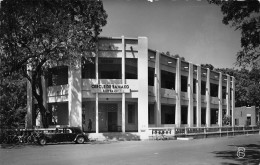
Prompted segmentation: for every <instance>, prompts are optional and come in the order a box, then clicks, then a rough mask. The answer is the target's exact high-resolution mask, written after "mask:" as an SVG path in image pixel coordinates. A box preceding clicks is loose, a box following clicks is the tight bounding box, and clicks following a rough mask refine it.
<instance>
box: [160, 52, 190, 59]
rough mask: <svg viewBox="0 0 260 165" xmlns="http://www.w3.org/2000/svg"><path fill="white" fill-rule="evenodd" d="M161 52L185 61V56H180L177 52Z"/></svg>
mask: <svg viewBox="0 0 260 165" xmlns="http://www.w3.org/2000/svg"><path fill="white" fill-rule="evenodd" d="M162 54H164V55H167V56H170V57H174V58H180V59H181V61H185V58H184V57H181V56H180V55H179V54H175V55H172V54H171V53H170V52H169V51H167V52H166V53H164V52H162Z"/></svg>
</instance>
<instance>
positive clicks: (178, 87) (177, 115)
mask: <svg viewBox="0 0 260 165" xmlns="http://www.w3.org/2000/svg"><path fill="white" fill-rule="evenodd" d="M175 90H176V113H175V126H176V127H180V126H181V59H180V58H178V59H177V64H176V83H175Z"/></svg>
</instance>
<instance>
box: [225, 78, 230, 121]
mask: <svg viewBox="0 0 260 165" xmlns="http://www.w3.org/2000/svg"><path fill="white" fill-rule="evenodd" d="M226 90H227V93H226V102H227V112H226V115H227V116H230V76H229V75H227V89H226Z"/></svg>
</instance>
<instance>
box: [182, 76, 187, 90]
mask: <svg viewBox="0 0 260 165" xmlns="http://www.w3.org/2000/svg"><path fill="white" fill-rule="evenodd" d="M187 90H188V77H186V76H181V91H182V92H187Z"/></svg>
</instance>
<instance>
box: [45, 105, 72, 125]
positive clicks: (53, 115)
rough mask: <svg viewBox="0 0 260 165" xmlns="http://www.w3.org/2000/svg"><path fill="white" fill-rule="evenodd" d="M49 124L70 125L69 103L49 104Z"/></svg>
mask: <svg viewBox="0 0 260 165" xmlns="http://www.w3.org/2000/svg"><path fill="white" fill-rule="evenodd" d="M48 112H49V113H48V117H47V118H48V123H49V125H68V124H69V123H68V121H69V120H68V119H69V110H68V102H60V103H49V104H48Z"/></svg>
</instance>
